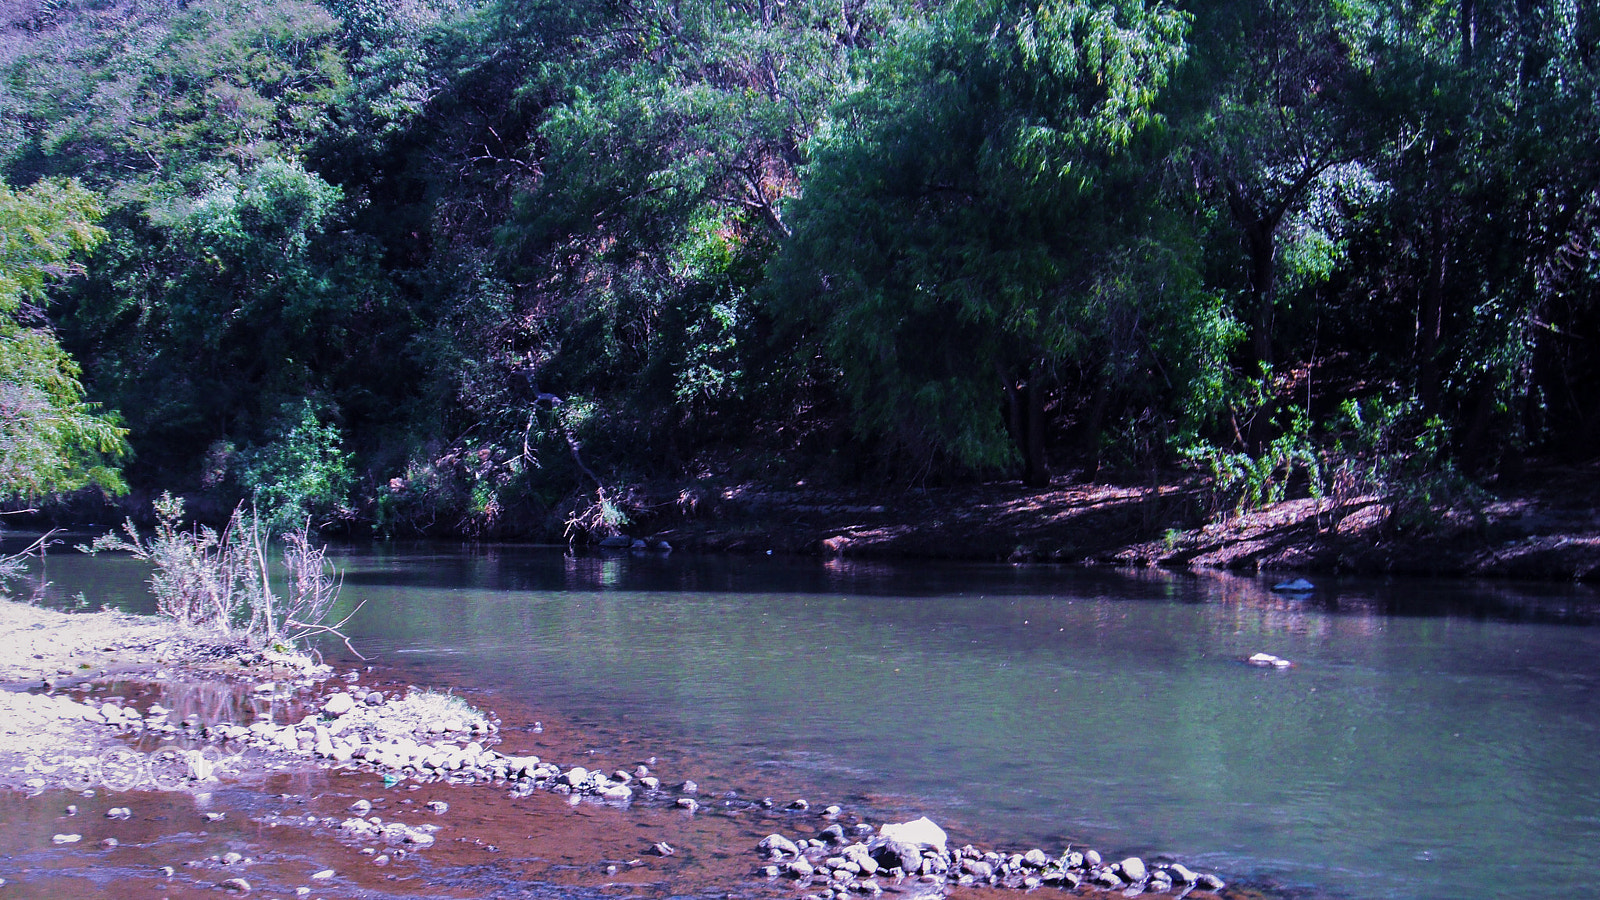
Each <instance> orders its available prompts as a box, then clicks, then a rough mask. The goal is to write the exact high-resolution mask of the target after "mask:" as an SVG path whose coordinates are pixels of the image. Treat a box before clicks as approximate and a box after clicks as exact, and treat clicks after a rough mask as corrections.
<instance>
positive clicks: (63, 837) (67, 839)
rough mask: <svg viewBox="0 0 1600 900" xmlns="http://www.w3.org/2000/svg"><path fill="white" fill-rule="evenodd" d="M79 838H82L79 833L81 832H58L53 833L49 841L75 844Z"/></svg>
mask: <svg viewBox="0 0 1600 900" xmlns="http://www.w3.org/2000/svg"><path fill="white" fill-rule="evenodd" d="M81 840H83V835H81V834H58V835H55V836H54V837H52V838H50V843H52V844H76V843H77V842H79V841H81Z"/></svg>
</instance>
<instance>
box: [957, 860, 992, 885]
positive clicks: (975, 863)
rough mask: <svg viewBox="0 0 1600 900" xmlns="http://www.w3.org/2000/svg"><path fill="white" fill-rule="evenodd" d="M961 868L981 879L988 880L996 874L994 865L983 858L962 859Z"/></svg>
mask: <svg viewBox="0 0 1600 900" xmlns="http://www.w3.org/2000/svg"><path fill="white" fill-rule="evenodd" d="M961 870H962V871H963V872H966V873H967V874H968V875H971V876H972V877H973V878H976V879H978V880H979V881H987V880H988V879H990V878H991V877H993V876H994V866H991V865H989V864H988V863H986V862H984V861H983V860H981V859H966V860H962V861H961Z"/></svg>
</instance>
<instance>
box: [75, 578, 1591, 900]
mask: <svg viewBox="0 0 1600 900" xmlns="http://www.w3.org/2000/svg"><path fill="white" fill-rule="evenodd" d="M341 565H343V566H344V567H345V571H346V575H345V588H344V599H343V601H342V602H343V603H344V604H348V605H353V604H355V603H357V602H364V603H365V605H364V606H363V607H362V608H361V610H360V612H359V613H358V614H357V615H356V617H355V619H354V620H353V621H352V623H351V625H350V629H349V630H350V632H351V635H352V637H353V638H354V640H355V643H356V646H357V648H358V649H360V650H361V651H362V652H363V653H365V654H366V655H368V656H375V657H376V658H377V659H378V661H380V662H382V663H384V664H386V665H394V666H399V667H401V668H403V669H404V670H405V671H406V672H408V673H409V674H410V675H411V676H412V677H414V678H416V679H418V680H419V681H426V682H431V683H453V684H459V685H461V686H463V687H465V688H471V689H474V690H478V691H484V692H488V693H489V694H491V695H492V698H494V700H495V702H499V703H502V704H503V705H505V706H507V707H510V708H516V709H518V710H532V711H534V712H535V714H537V711H539V710H545V711H547V712H546V713H545V714H546V715H549V716H551V717H557V716H559V717H561V718H563V719H564V720H565V721H569V722H574V723H582V722H597V723H604V724H605V726H606V727H607V729H608V734H610V735H613V736H615V735H626V737H625V738H624V739H625V740H629V741H634V742H637V743H638V744H641V745H645V746H655V747H661V748H669V747H670V748H675V749H681V751H682V752H683V754H684V755H685V757H686V758H689V759H693V760H694V765H695V766H696V767H697V770H698V771H700V772H701V773H702V774H700V776H699V780H701V781H702V783H706V782H708V781H709V782H713V783H717V784H719V785H720V784H726V785H728V786H731V787H735V788H739V789H741V790H745V789H747V785H752V784H759V785H761V786H762V787H764V788H770V787H771V786H772V785H779V786H781V787H790V788H792V790H793V791H794V792H795V793H797V794H804V795H808V796H810V797H812V798H813V799H814V800H816V799H818V798H822V799H825V800H830V801H834V802H844V803H845V805H847V806H851V807H854V808H857V809H860V810H862V811H864V812H866V813H869V814H871V815H873V816H874V817H878V818H882V817H890V816H899V815H920V814H924V813H925V814H927V815H929V816H931V817H933V818H934V819H935V820H937V821H940V822H941V823H942V824H945V825H946V827H947V828H948V829H949V830H951V832H952V834H953V837H955V838H956V839H957V840H958V841H959V842H968V841H970V842H973V843H977V844H980V845H996V844H1000V845H1006V846H1024V845H1029V846H1031V845H1040V846H1045V847H1046V848H1047V849H1059V848H1060V846H1061V845H1063V844H1065V843H1067V842H1076V843H1079V844H1084V843H1087V844H1089V845H1092V846H1095V847H1098V848H1100V849H1102V850H1104V851H1110V852H1115V853H1123V852H1128V853H1140V854H1146V855H1160V854H1166V855H1171V856H1173V857H1176V858H1179V859H1182V860H1184V861H1186V862H1188V863H1189V864H1191V865H1198V866H1205V867H1207V868H1212V869H1216V870H1217V871H1219V872H1221V873H1222V874H1224V876H1225V877H1230V878H1231V879H1232V880H1235V881H1245V882H1249V883H1252V884H1255V885H1258V886H1262V887H1264V888H1268V889H1270V890H1271V891H1273V892H1275V893H1281V894H1290V895H1305V896H1310V897H1333V898H1342V897H1351V898H1354V897H1373V898H1452V897H1464V896H1469V895H1475V894H1476V893H1478V892H1479V890H1480V889H1481V888H1482V887H1483V886H1485V885H1516V886H1517V888H1518V891H1519V892H1521V893H1528V892H1531V891H1532V890H1535V889H1537V890H1539V891H1540V892H1541V893H1543V892H1545V891H1549V892H1551V893H1556V894H1567V893H1574V894H1575V893H1578V892H1579V889H1580V888H1582V889H1587V887H1588V885H1589V884H1590V881H1591V876H1592V872H1593V869H1594V867H1595V865H1597V864H1600V754H1597V753H1596V751H1597V750H1600V690H1597V689H1600V667H1597V660H1600V600H1597V599H1596V595H1595V593H1594V592H1592V591H1588V590H1585V589H1580V588H1571V587H1562V586H1532V587H1511V586H1505V585H1484V584H1471V583H1448V582H1436V581H1434V582H1373V581H1359V582H1358V581H1344V582H1332V581H1330V582H1328V583H1327V584H1324V585H1323V586H1322V587H1321V589H1319V590H1318V591H1317V592H1316V593H1314V594H1312V595H1311V596H1310V597H1308V598H1294V597H1288V596H1283V595H1278V594H1274V593H1272V592H1271V591H1270V590H1269V588H1270V585H1271V583H1272V579H1256V578H1243V577H1235V576H1227V575H1178V574H1171V573H1161V572H1138V573H1128V574H1119V573H1108V572H1083V571H1078V570H1072V569H1064V568H1055V567H1048V566H1020V567H1019V566H984V565H937V564H929V563H910V564H905V565H885V564H878V563H853V562H840V561H834V562H822V561H813V560H784V559H771V558H764V557H759V558H726V557H710V558H708V557H693V556H688V555H684V554H675V555H672V556H668V557H659V556H641V557H635V556H630V555H618V556H591V557H577V558H573V557H569V556H566V555H564V554H563V553H562V552H561V551H559V550H552V549H548V548H514V547H500V548H493V549H488V550H478V551H460V550H456V549H454V548H451V549H448V550H440V549H439V548H436V547H433V548H430V547H408V548H401V549H380V550H378V551H372V552H367V551H363V552H348V553H346V554H344V555H343V557H342V559H341ZM44 577H45V578H47V579H48V580H49V581H51V582H52V584H51V586H50V588H49V589H47V590H46V591H45V595H46V597H47V599H48V601H49V602H66V600H67V598H70V597H72V596H74V595H76V594H77V593H78V592H80V591H82V592H83V593H84V594H85V595H86V596H89V597H94V598H96V600H97V601H98V600H109V601H111V602H115V603H121V604H126V605H129V606H132V607H134V608H140V607H144V608H147V607H148V600H147V599H145V597H144V596H143V594H142V591H141V589H140V585H139V579H140V578H141V577H142V574H141V573H140V571H139V569H138V567H137V565H136V564H132V563H131V562H130V561H127V560H116V559H106V558H101V559H97V560H88V559H83V558H77V557H71V556H65V555H58V556H54V557H52V558H51V559H50V560H49V561H48V563H47V565H46V569H45V572H44ZM327 650H328V652H329V653H330V654H335V653H337V652H339V648H337V647H329V648H327ZM1262 651H1264V652H1268V653H1272V654H1275V655H1277V656H1281V657H1285V658H1288V659H1290V660H1293V661H1294V663H1295V665H1294V667H1293V668H1291V669H1288V670H1283V671H1274V670H1260V669H1254V668H1251V667H1249V666H1246V665H1244V664H1243V663H1242V660H1243V659H1244V658H1245V657H1247V656H1249V655H1250V654H1252V653H1256V652H1262ZM607 739H608V740H611V739H612V738H607ZM781 787H780V789H781Z"/></svg>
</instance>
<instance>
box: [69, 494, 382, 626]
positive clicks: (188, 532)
mask: <svg viewBox="0 0 1600 900" xmlns="http://www.w3.org/2000/svg"><path fill="white" fill-rule="evenodd" d="M155 512H156V527H155V532H154V533H153V534H152V535H151V536H150V537H149V538H146V537H144V536H143V535H141V534H140V533H139V530H138V528H137V527H136V526H135V525H134V524H133V521H132V520H131V519H130V520H128V521H127V522H126V523H124V525H123V526H122V532H123V533H122V534H120V535H119V534H117V533H115V532H112V533H110V534H105V535H102V536H100V537H98V538H96V539H95V541H94V543H93V544H91V545H90V546H88V547H83V548H80V549H83V550H85V551H87V552H89V553H97V552H99V551H102V550H116V551H124V552H127V553H130V554H132V555H133V556H134V557H135V558H137V559H141V560H144V561H146V562H148V563H150V564H151V565H152V566H154V571H152V572H151V573H150V590H151V592H152V593H154V594H155V597H156V611H157V612H159V613H160V614H161V615H163V616H165V617H167V618H169V619H172V620H173V621H175V622H177V623H179V624H180V625H184V626H186V627H192V628H201V629H205V630H210V631H215V632H219V633H221V634H225V635H228V636H231V637H237V638H240V639H242V640H243V641H244V642H245V643H246V644H247V645H249V646H252V647H271V648H274V649H279V650H286V649H289V648H291V647H293V646H295V645H296V644H299V643H300V642H302V641H305V640H307V639H309V638H311V637H313V636H316V635H319V634H333V635H335V636H337V637H339V638H340V639H342V640H344V642H345V645H346V646H347V647H348V646H349V640H348V638H346V637H345V635H344V633H343V632H342V631H341V629H342V628H343V627H344V625H345V624H346V623H347V622H349V621H350V616H351V615H354V614H355V611H354V610H352V611H351V612H350V613H349V614H348V615H346V616H345V617H344V618H343V619H341V620H339V621H338V622H332V623H330V622H329V621H328V618H329V615H330V613H331V611H332V609H333V606H334V603H335V602H336V601H337V600H338V595H339V587H340V579H339V578H338V577H337V576H334V575H331V574H330V573H329V568H330V566H329V565H328V562H327V559H326V555H325V554H326V550H325V548H320V547H313V546H312V545H311V542H310V538H309V535H308V533H307V529H306V526H304V525H301V526H300V527H299V528H298V529H296V530H293V531H290V532H288V533H287V534H285V535H284V552H283V563H284V567H285V568H286V569H287V578H286V579H285V581H286V584H287V587H288V593H287V596H283V597H280V596H278V595H277V594H276V593H274V592H273V589H272V578H271V564H270V562H269V559H268V553H267V550H268V547H269V546H270V544H271V532H270V531H269V529H268V528H267V526H266V525H265V524H264V523H263V522H262V520H261V519H260V517H259V516H257V514H256V513H255V511H254V510H252V511H251V512H250V513H249V514H246V513H245V511H244V508H243V507H242V506H241V507H238V508H236V509H234V511H233V515H232V516H230V517H229V518H228V524H227V525H226V526H225V527H224V528H223V529H222V531H220V532H218V531H216V530H215V529H213V528H210V527H208V526H205V525H198V524H196V525H193V526H191V527H189V528H187V529H185V528H184V527H183V498H181V497H174V496H172V495H171V494H168V493H164V494H162V495H161V496H160V497H159V498H158V499H157V500H156V501H155ZM357 608H359V606H358V607H357ZM351 652H355V651H354V649H353V648H352V650H351ZM357 655H358V656H359V655H360V654H357Z"/></svg>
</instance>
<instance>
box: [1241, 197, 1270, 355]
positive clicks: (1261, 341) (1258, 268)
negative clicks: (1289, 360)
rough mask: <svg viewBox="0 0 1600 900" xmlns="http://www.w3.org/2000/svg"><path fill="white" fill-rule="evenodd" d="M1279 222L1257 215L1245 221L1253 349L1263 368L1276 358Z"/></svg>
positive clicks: (1253, 353)
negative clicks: (1252, 309)
mask: <svg viewBox="0 0 1600 900" xmlns="http://www.w3.org/2000/svg"><path fill="white" fill-rule="evenodd" d="M1277 233H1278V223H1277V222H1276V221H1275V220H1272V219H1267V218H1258V219H1255V220H1254V221H1250V222H1246V223H1244V235H1245V244H1246V246H1247V247H1248V248H1249V250H1250V298H1251V302H1252V303H1253V304H1254V306H1255V309H1254V311H1253V316H1252V320H1251V322H1250V350H1251V353H1252V355H1253V356H1254V357H1255V362H1256V363H1258V364H1260V365H1261V366H1263V367H1266V366H1271V365H1272V360H1273V353H1272V338H1273V332H1274V322H1273V319H1274V313H1275V312H1276V309H1275V306H1276V304H1277V286H1278V285H1277V275H1278V265H1277V263H1278V260H1277V255H1278V241H1277Z"/></svg>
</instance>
